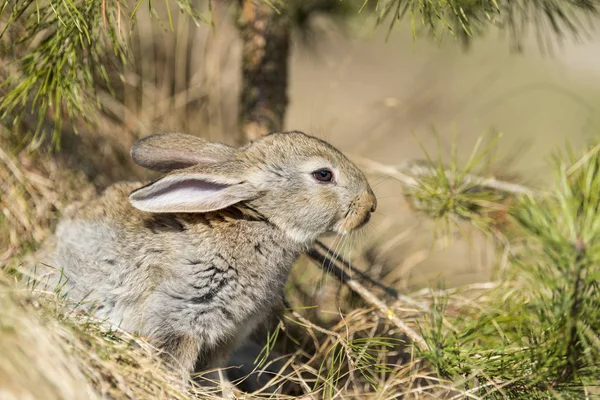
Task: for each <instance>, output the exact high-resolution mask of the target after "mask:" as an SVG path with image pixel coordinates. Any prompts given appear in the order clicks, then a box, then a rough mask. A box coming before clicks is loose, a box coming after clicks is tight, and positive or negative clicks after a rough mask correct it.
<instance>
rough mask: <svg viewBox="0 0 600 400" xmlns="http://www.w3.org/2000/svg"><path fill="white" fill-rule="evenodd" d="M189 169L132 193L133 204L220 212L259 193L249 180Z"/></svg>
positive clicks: (148, 208)
mask: <svg viewBox="0 0 600 400" xmlns="http://www.w3.org/2000/svg"><path fill="white" fill-rule="evenodd" d="M193 169H196V170H197V169H199V168H197V167H192V168H191V169H188V170H187V171H185V172H184V171H181V172H179V171H178V172H175V173H172V174H170V175H167V176H165V177H163V178H161V179H159V180H157V181H155V182H153V183H151V184H149V185H147V186H144V187H142V188H140V189H137V190H134V191H133V192H132V193H131V194H130V195H129V201H130V202H131V204H132V205H133V206H134V207H135V208H137V209H138V210H141V211H147V212H153V213H174V212H180V213H203V212H209V211H216V210H220V209H223V208H226V207H229V206H231V205H233V204H236V203H239V202H241V201H246V200H251V199H254V198H256V197H258V196H259V192H258V191H257V190H256V189H254V188H253V187H252V186H251V185H250V184H249V183H247V182H245V181H243V180H241V179H235V178H233V177H227V176H215V175H213V174H207V173H206V172H204V173H202V172H196V171H193Z"/></svg>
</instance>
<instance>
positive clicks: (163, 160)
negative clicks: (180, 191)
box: [131, 133, 237, 172]
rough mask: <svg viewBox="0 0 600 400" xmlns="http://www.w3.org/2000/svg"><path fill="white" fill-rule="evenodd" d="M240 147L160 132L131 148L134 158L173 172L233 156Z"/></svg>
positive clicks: (149, 165)
mask: <svg viewBox="0 0 600 400" xmlns="http://www.w3.org/2000/svg"><path fill="white" fill-rule="evenodd" d="M236 152H237V149H235V148H233V147H230V146H227V145H225V144H222V143H212V142H209V141H207V140H204V139H201V138H199V137H196V136H192V135H186V134H184V133H157V134H154V135H150V136H146V137H145V138H143V139H140V140H138V141H137V142H136V143H135V144H134V145H133V147H132V148H131V157H132V158H133V161H134V162H135V163H136V164H138V165H140V166H142V167H144V168H148V169H151V170H153V171H161V172H170V171H173V170H176V169H183V168H187V167H191V166H192V165H198V164H212V163H216V162H222V161H225V160H228V159H231V158H232V157H233V156H234V155H235V153H236Z"/></svg>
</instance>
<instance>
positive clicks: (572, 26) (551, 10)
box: [363, 0, 600, 50]
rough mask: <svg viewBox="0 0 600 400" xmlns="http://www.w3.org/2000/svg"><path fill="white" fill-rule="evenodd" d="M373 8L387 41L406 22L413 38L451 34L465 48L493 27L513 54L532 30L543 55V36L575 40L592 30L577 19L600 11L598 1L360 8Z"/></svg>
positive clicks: (464, 1)
mask: <svg viewBox="0 0 600 400" xmlns="http://www.w3.org/2000/svg"><path fill="white" fill-rule="evenodd" d="M372 3H375V6H374V12H375V14H376V15H377V25H383V24H384V23H387V24H388V36H389V35H390V33H391V31H392V30H393V29H394V27H395V26H396V25H397V24H399V22H400V21H401V20H404V19H408V20H409V21H410V24H411V27H412V31H413V35H414V36H415V37H416V36H417V35H418V33H419V31H421V30H425V31H426V32H427V33H429V34H430V35H431V36H433V37H434V38H435V39H439V38H441V37H442V36H443V35H445V34H449V35H450V36H452V37H454V38H457V39H459V40H461V41H462V42H463V43H464V44H465V45H468V44H469V43H470V42H471V41H472V40H473V38H475V37H476V36H478V35H479V36H481V34H482V33H483V31H484V30H485V28H486V27H487V26H489V25H493V26H497V27H500V28H503V29H505V30H506V31H507V32H508V34H509V35H510V38H511V40H512V42H513V44H514V47H515V49H517V50H521V43H522V41H523V39H524V37H525V36H526V34H527V31H528V29H531V28H533V31H534V33H535V35H536V38H537V41H538V44H539V45H540V47H542V48H543V49H546V50H551V49H552V43H551V42H552V36H551V35H547V33H551V34H553V35H554V38H556V39H558V40H560V39H561V38H563V37H564V36H567V35H571V36H574V37H576V38H577V37H578V36H579V35H580V34H581V33H582V32H583V33H587V31H588V30H591V28H592V26H591V25H592V24H591V23H589V26H588V25H587V24H586V23H584V22H583V21H582V19H583V18H580V17H584V16H589V15H597V14H598V11H599V9H600V2H599V1H598V0H539V1H532V0H482V1H472V0H455V1H436V0H364V4H363V8H364V7H366V6H367V5H369V4H372ZM585 14H587V15H585ZM586 22H589V21H586Z"/></svg>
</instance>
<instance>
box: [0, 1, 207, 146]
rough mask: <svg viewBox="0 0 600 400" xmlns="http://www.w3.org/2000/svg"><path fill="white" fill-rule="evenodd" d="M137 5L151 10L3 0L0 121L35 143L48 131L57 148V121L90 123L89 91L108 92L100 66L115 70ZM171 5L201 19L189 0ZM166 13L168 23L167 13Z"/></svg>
mask: <svg viewBox="0 0 600 400" xmlns="http://www.w3.org/2000/svg"><path fill="white" fill-rule="evenodd" d="M143 4H146V5H147V6H148V7H150V10H151V11H152V10H153V5H152V2H151V1H148V2H145V1H142V0H140V1H138V2H137V3H136V4H134V5H133V7H129V6H128V4H127V3H126V2H123V3H122V2H121V0H24V1H19V0H7V1H5V2H3V5H2V7H1V8H0V19H1V21H2V30H1V31H0V41H1V43H2V46H1V48H0V49H1V50H0V55H1V56H2V58H3V61H4V62H5V66H4V68H3V70H2V71H1V72H2V74H3V75H4V80H3V83H2V84H1V85H0V93H1V94H2V98H1V99H0V119H1V120H2V123H3V124H4V125H5V126H7V127H8V128H9V130H13V131H14V130H19V129H21V130H23V131H24V132H23V133H24V135H25V137H24V141H25V142H37V141H39V140H40V139H43V138H44V136H45V135H46V134H48V133H52V136H51V137H52V141H53V144H54V145H55V146H57V147H58V145H59V140H60V130H61V129H62V128H63V122H64V120H65V118H66V120H67V121H68V122H69V128H71V129H74V130H77V125H78V123H79V122H81V121H83V122H85V123H87V124H90V123H93V122H94V120H95V119H94V117H95V115H96V112H97V111H98V110H99V109H101V105H100V102H99V99H98V97H97V90H96V89H97V87H101V86H102V87H107V88H108V90H109V91H111V88H110V83H111V79H110V78H109V72H108V71H120V73H122V71H123V67H124V65H125V63H126V61H127V57H128V50H129V47H128V43H127V40H128V37H129V32H128V29H129V27H130V22H133V21H134V19H135V14H136V11H137V9H138V8H139V7H141V6H142V5H143ZM176 4H177V7H178V8H179V10H180V11H181V12H185V13H186V14H188V15H189V16H190V17H191V18H192V19H193V20H194V21H195V22H196V23H199V22H200V21H202V20H204V21H205V19H204V17H203V16H202V14H200V13H199V12H198V11H197V10H196V9H195V8H194V7H193V6H192V3H191V0H177V1H176ZM170 7H171V5H170V4H169V1H168V0H167V9H169V10H170ZM168 17H169V24H170V26H171V27H172V21H171V13H170V12H169V13H168ZM32 116H35V117H32ZM32 120H34V121H32ZM49 131H50V132H49Z"/></svg>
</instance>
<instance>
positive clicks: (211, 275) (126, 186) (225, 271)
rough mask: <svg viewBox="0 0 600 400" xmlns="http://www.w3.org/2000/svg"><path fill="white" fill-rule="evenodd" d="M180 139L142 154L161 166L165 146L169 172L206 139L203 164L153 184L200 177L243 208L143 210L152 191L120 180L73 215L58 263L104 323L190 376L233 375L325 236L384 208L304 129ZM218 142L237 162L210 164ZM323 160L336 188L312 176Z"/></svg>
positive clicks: (349, 167)
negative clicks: (225, 141)
mask: <svg viewBox="0 0 600 400" xmlns="http://www.w3.org/2000/svg"><path fill="white" fill-rule="evenodd" d="M177 135H179V139H180V141H179V142H178V141H177V140H173V136H171V137H169V141H167V142H165V144H164V146H162V147H161V146H157V145H156V143H160V135H158V136H156V135H155V136H153V137H152V140H150V141H148V140H146V143H150V142H152V143H153V145H152V146H151V147H148V148H144V139H142V141H140V142H138V144H136V146H135V147H134V149H137V150H136V151H138V152H140V153H143V154H144V157H143V158H144V163H145V164H146V165H147V166H151V165H153V161H152V160H153V154H154V153H153V148H157V147H158V148H160V151H158V152H157V153H156V161H157V162H156V164H154V165H161V166H165V165H167V164H168V162H167V161H166V160H165V159H164V156H165V154H171V155H172V157H174V159H178V160H190V159H193V157H192V156H190V154H191V152H190V148H189V143H195V144H196V145H197V146H200V147H199V148H197V149H196V151H197V152H198V154H200V155H201V156H199V157H198V158H197V159H196V162H197V164H195V165H193V166H190V167H188V168H185V169H177V170H173V171H171V172H170V173H169V174H168V175H167V176H166V177H165V178H161V179H162V181H161V180H158V181H156V182H159V183H156V182H155V183H152V184H150V185H147V186H146V187H148V186H152V185H158V184H160V185H163V186H164V185H167V186H168V184H169V182H170V181H172V180H174V179H175V180H177V179H192V178H190V177H192V176H193V179H201V180H204V182H207V181H211V182H213V183H217V184H218V185H222V186H223V187H227V190H229V191H233V192H234V193H237V194H239V197H240V198H243V200H242V201H239V202H237V203H235V204H233V205H231V204H229V203H228V202H227V201H229V200H227V201H224V202H223V208H220V209H216V210H214V211H210V212H195V211H192V212H185V213H182V212H179V211H178V212H162V213H150V212H144V211H140V210H139V209H137V208H135V207H134V205H132V202H133V204H135V201H134V200H133V199H134V197H135V196H136V195H135V194H136V192H137V193H140V192H139V188H140V187H141V186H142V185H141V184H139V183H119V184H115V185H113V186H111V187H109V188H108V189H107V190H106V191H105V193H104V194H103V195H102V196H101V197H100V198H98V199H96V200H94V201H92V202H90V203H88V204H77V205H74V206H72V207H70V209H69V210H67V211H66V212H65V213H64V215H63V217H62V219H61V221H60V222H59V225H58V227H57V230H56V245H55V249H54V254H53V256H52V259H51V260H50V263H51V265H54V266H55V267H56V268H62V269H63V270H64V273H65V275H66V276H67V277H68V279H69V282H68V285H67V289H68V291H69V295H70V296H71V297H72V298H74V299H83V298H85V299H86V300H88V301H94V302H96V304H97V305H98V309H97V310H96V315H97V316H98V317H100V318H107V319H108V320H109V321H110V322H111V323H113V324H116V325H118V326H120V327H121V328H123V329H125V330H128V331H131V332H136V333H139V334H140V335H143V336H146V337H148V338H150V339H151V340H152V341H153V342H154V343H155V344H156V345H157V346H158V347H159V348H160V349H162V350H163V351H164V357H165V360H166V361H167V362H168V363H169V365H171V366H172V367H174V368H175V369H177V370H179V371H180V372H181V373H182V374H183V376H184V377H188V376H189V373H190V372H192V371H194V370H205V369H210V368H218V367H223V366H224V363H225V362H226V360H227V358H229V356H230V355H231V351H232V350H233V349H234V348H236V347H237V346H239V345H240V344H242V343H243V341H244V340H245V338H246V337H247V336H248V335H249V334H250V333H251V332H252V330H253V329H254V328H255V327H256V326H257V325H258V324H259V323H261V321H263V320H264V318H265V317H266V316H267V315H269V313H270V312H271V310H272V309H273V307H274V306H275V305H276V304H277V302H279V301H280V300H281V298H282V295H283V288H284V285H285V282H286V279H287V277H288V273H289V271H290V268H291V267H292V265H293V263H294V262H295V260H296V259H297V258H298V257H299V255H300V254H301V253H302V252H304V251H305V250H307V248H308V247H309V246H311V245H312V243H313V241H314V240H315V239H316V238H317V237H318V236H319V235H321V234H323V233H325V232H328V231H337V232H339V233H345V232H347V231H350V230H353V229H356V228H358V227H360V226H362V225H363V224H364V223H365V222H366V221H367V220H368V218H369V216H370V214H371V212H372V211H374V210H375V206H376V200H375V197H374V195H373V193H372V191H371V189H370V187H369V185H368V183H367V180H366V179H365V177H364V175H363V174H362V173H361V172H360V171H359V170H358V168H356V167H355V166H354V164H352V163H351V162H350V161H348V160H347V159H346V158H345V157H344V156H343V155H342V154H341V153H340V152H338V151H337V150H336V149H334V148H333V147H331V146H330V145H328V144H326V143H324V142H322V141H320V140H318V139H315V138H312V137H310V136H307V135H304V134H302V133H299V132H292V133H277V134H273V135H269V136H266V137H265V138H262V139H260V140H258V141H256V142H254V143H251V144H249V145H247V146H245V147H242V148H240V149H235V150H234V151H231V152H228V151H227V152H224V151H223V149H224V148H225V147H223V146H224V145H221V144H213V143H209V142H206V141H201V140H200V141H198V140H195V139H190V137H186V135H182V134H177ZM178 143H180V144H181V146H180V147H178V146H179V145H178ZM167 146H168V147H169V149H168V151H167V150H165V147H167ZM211 146H215V147H214V149H216V150H215V151H216V152H217V153H218V154H221V155H222V154H225V153H227V154H228V155H227V157H224V156H223V158H222V159H220V160H219V157H220V156H219V157H215V158H210V157H207V155H210V154H211ZM219 152H220V153H219ZM229 156H231V157H229ZM207 159H210V160H209V161H206V160H207ZM203 160H204V161H203ZM321 164H325V165H324V166H327V167H329V168H333V169H334V170H335V171H337V172H338V176H337V181H336V183H335V184H329V185H327V184H322V183H319V182H316V181H315V180H314V179H313V178H312V176H311V174H310V170H309V169H310V168H315V169H316V168H320V167H321ZM198 177H200V178H198ZM165 182H166V183H165ZM236 185H240V186H239V188H242V187H243V189H240V190H239V191H236V190H237V189H236V188H237V187H238V186H236ZM161 188H162V186H161ZM161 190H162V189H161ZM168 190H170V189H168ZM242 190H243V192H242ZM132 192H133V193H132ZM147 192H148V193H150V192H152V191H147ZM141 193H142V194H141V195H138V197H143V196H145V195H144V193H145V192H144V191H142V192H141ZM240 193H241V194H240ZM246 193H252V196H249V195H246ZM130 196H131V197H130ZM130 199H131V201H130ZM227 199H229V197H228V198H227ZM149 201H152V199H150V200H149ZM217 201H220V200H217ZM167 210H168V207H167ZM211 210H212V209H211Z"/></svg>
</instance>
